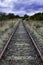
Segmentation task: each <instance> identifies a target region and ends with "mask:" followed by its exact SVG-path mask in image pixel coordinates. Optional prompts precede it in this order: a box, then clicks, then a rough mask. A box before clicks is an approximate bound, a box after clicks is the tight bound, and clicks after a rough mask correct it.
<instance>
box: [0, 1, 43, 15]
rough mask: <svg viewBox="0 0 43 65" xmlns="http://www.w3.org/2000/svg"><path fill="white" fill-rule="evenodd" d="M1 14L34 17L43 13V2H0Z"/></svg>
mask: <svg viewBox="0 0 43 65" xmlns="http://www.w3.org/2000/svg"><path fill="white" fill-rule="evenodd" d="M0 12H3V13H7V14H8V13H14V14H15V15H20V16H23V15H25V14H27V15H33V14H35V13H38V12H43V0H0Z"/></svg>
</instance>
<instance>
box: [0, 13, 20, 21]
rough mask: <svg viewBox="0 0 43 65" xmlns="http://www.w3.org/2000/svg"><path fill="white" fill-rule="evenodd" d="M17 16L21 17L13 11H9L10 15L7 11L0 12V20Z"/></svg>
mask: <svg viewBox="0 0 43 65" xmlns="http://www.w3.org/2000/svg"><path fill="white" fill-rule="evenodd" d="M15 18H20V17H19V16H18V15H14V14H12V13H9V14H8V15H6V14H5V13H0V21H2V20H8V19H15Z"/></svg>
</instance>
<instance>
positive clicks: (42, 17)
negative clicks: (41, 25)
mask: <svg viewBox="0 0 43 65" xmlns="http://www.w3.org/2000/svg"><path fill="white" fill-rule="evenodd" d="M24 19H25V20H39V21H42V20H43V13H36V14H34V15H32V16H28V15H24V17H23V20H24Z"/></svg>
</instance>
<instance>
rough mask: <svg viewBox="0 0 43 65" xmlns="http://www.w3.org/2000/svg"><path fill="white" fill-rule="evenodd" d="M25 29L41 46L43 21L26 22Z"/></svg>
mask: <svg viewBox="0 0 43 65" xmlns="http://www.w3.org/2000/svg"><path fill="white" fill-rule="evenodd" d="M27 23H28V24H27V27H29V29H30V30H31V32H33V33H34V34H35V36H36V37H37V39H38V40H39V42H40V43H41V45H43V24H42V23H43V21H27Z"/></svg>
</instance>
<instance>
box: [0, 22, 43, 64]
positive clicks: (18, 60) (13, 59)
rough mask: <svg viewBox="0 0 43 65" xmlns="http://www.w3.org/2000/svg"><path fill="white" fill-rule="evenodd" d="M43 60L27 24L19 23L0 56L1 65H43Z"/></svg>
mask: <svg viewBox="0 0 43 65" xmlns="http://www.w3.org/2000/svg"><path fill="white" fill-rule="evenodd" d="M42 60H43V58H42V56H41V53H40V50H38V48H37V46H36V45H35V42H34V40H33V39H32V37H31V35H30V33H29V32H28V31H27V29H26V26H25V24H24V23H23V22H22V21H21V22H19V24H18V25H17V27H16V29H15V30H14V32H13V33H12V35H11V36H10V38H9V40H8V42H7V44H6V46H5V47H4V49H3V51H2V53H1V55H0V65H43V63H42Z"/></svg>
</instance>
